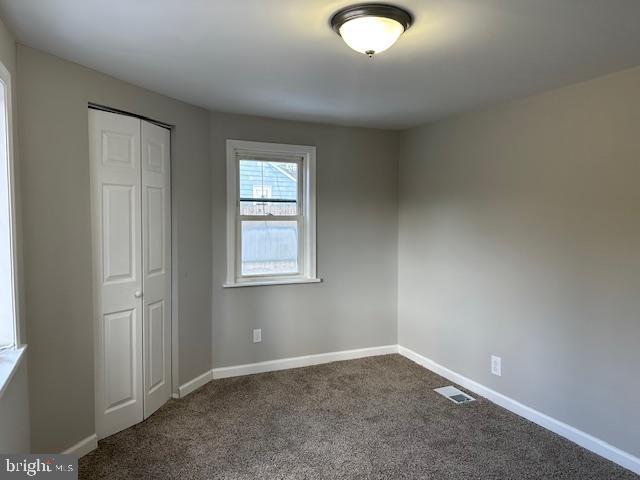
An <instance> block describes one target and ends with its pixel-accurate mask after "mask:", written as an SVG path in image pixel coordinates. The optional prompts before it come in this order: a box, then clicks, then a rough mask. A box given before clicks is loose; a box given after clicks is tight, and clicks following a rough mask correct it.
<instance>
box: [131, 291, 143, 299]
mask: <svg viewBox="0 0 640 480" xmlns="http://www.w3.org/2000/svg"><path fill="white" fill-rule="evenodd" d="M133 296H134V297H136V298H140V297H142V292H141V291H140V290H136V293H134V294H133Z"/></svg>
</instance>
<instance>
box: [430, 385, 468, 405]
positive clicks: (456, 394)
mask: <svg viewBox="0 0 640 480" xmlns="http://www.w3.org/2000/svg"><path fill="white" fill-rule="evenodd" d="M433 390H434V391H435V392H437V393H439V394H440V395H442V396H443V397H446V398H448V399H449V400H451V401H452V402H453V403H457V404H461V403H469V402H473V401H475V398H473V397H470V396H469V395H467V394H466V393H464V392H463V391H462V390H459V389H457V388H456V387H454V386H452V385H449V386H447V387H440V388H434V389H433Z"/></svg>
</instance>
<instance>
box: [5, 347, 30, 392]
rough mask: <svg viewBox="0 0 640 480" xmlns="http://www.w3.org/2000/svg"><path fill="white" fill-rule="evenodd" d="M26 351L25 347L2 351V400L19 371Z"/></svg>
mask: <svg viewBox="0 0 640 480" xmlns="http://www.w3.org/2000/svg"><path fill="white" fill-rule="evenodd" d="M26 350H27V346H26V345H23V346H22V347H18V348H10V349H8V350H3V351H0V398H2V395H3V394H4V391H5V389H6V388H7V386H8V385H9V383H10V382H11V379H12V378H13V374H14V373H15V372H16V370H17V369H18V366H19V365H20V362H21V361H22V357H23V356H24V354H25V352H26Z"/></svg>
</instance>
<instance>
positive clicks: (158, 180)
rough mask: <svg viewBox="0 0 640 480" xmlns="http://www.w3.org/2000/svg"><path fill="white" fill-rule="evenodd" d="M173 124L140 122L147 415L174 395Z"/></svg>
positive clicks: (145, 410)
mask: <svg viewBox="0 0 640 480" xmlns="http://www.w3.org/2000/svg"><path fill="white" fill-rule="evenodd" d="M170 151H171V146H170V133H169V130H167V129H165V128H162V127H159V126H157V125H154V124H152V123H149V122H145V121H143V122H142V251H143V256H142V274H143V280H142V282H143V286H144V293H143V297H142V298H143V317H144V327H143V332H144V337H143V338H144V344H143V352H144V395H145V399H144V400H145V401H144V418H147V417H148V416H149V415H151V414H152V413H153V412H155V411H156V410H157V409H158V408H160V407H161V406H162V405H163V404H164V403H165V402H166V401H167V400H168V399H169V397H170V396H171V182H170V172H169V168H170V162H169V156H170Z"/></svg>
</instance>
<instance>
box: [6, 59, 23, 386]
mask: <svg viewBox="0 0 640 480" xmlns="http://www.w3.org/2000/svg"><path fill="white" fill-rule="evenodd" d="M0 81H1V82H2V83H4V86H5V93H6V99H5V104H6V110H7V118H6V121H7V131H6V135H7V180H8V182H9V186H8V192H9V228H10V229H11V238H10V248H11V263H12V265H11V266H12V272H11V277H12V278H11V289H12V295H13V322H14V323H13V342H14V346H13V348H8V349H5V350H2V351H0V397H2V395H3V394H4V391H5V388H6V387H7V385H8V384H9V382H10V381H11V378H12V376H13V374H14V372H15V371H16V369H17V368H18V366H19V365H20V362H21V360H22V357H23V356H24V352H25V350H26V345H23V344H22V335H21V332H20V320H19V319H20V312H19V308H20V295H19V289H18V285H19V282H18V255H17V252H16V246H17V245H18V242H17V228H16V204H15V202H16V189H15V165H14V156H13V88H12V82H11V74H10V73H9V70H7V68H6V67H5V66H4V64H3V63H2V62H0Z"/></svg>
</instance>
